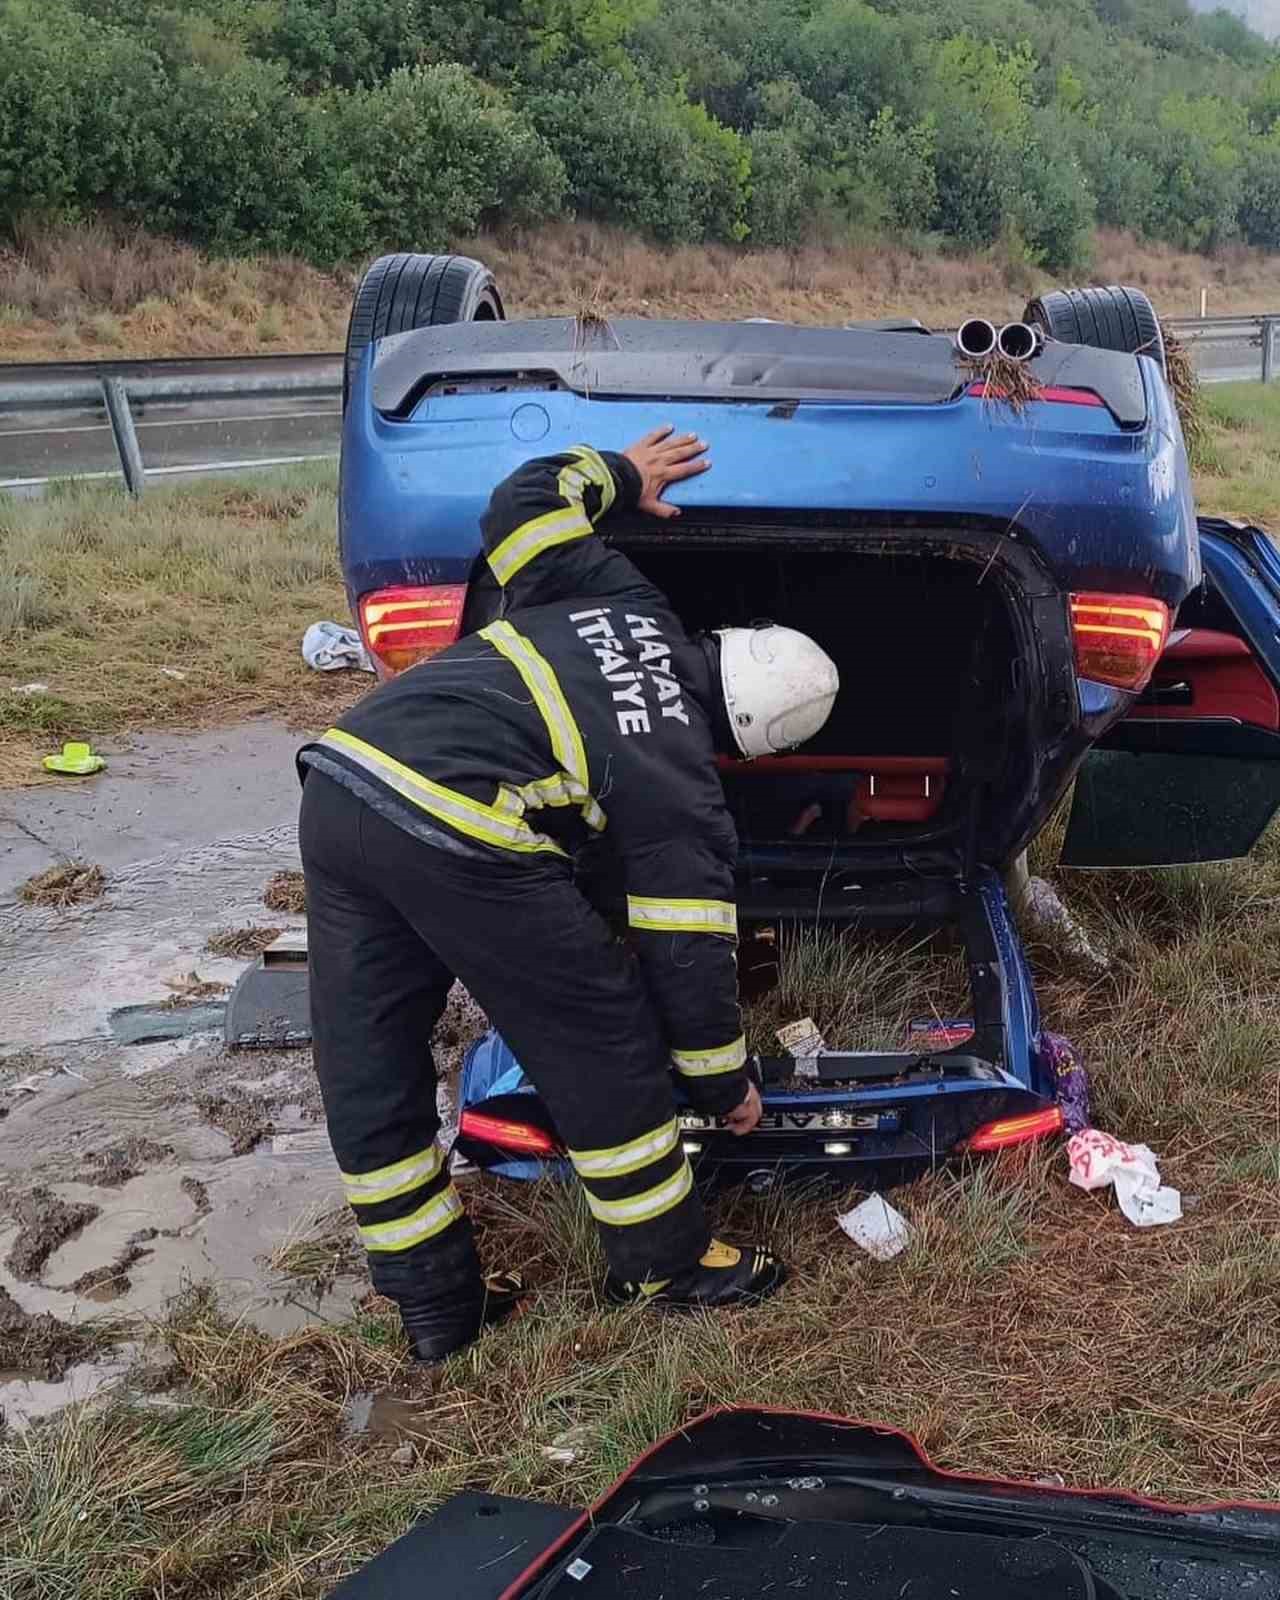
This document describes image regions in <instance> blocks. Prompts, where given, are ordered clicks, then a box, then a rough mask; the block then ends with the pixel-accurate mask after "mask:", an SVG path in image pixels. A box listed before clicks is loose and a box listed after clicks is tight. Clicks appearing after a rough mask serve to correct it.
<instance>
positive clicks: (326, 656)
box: [302, 622, 374, 672]
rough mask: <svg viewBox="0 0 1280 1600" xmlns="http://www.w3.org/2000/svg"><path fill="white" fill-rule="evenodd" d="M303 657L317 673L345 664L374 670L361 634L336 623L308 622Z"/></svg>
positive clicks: (335, 669) (303, 641) (336, 668)
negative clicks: (309, 624) (309, 623)
mask: <svg viewBox="0 0 1280 1600" xmlns="http://www.w3.org/2000/svg"><path fill="white" fill-rule="evenodd" d="M302 659H303V660H304V661H305V662H306V663H307V665H308V666H309V667H313V668H314V669H315V670H316V671H317V672H340V671H341V670H342V669H343V668H344V667H359V669H360V670H361V672H372V671H373V670H374V668H373V662H372V661H370V660H369V652H368V651H367V650H366V649H365V647H364V642H363V640H362V639H361V638H360V635H359V634H358V633H357V632H356V630H355V629H354V628H344V627H343V626H342V624H341V623H338V622H313V623H312V624H311V626H310V627H309V628H308V629H307V631H306V632H305V633H304V634H303V635H302Z"/></svg>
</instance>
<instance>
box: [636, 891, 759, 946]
mask: <svg viewBox="0 0 1280 1600" xmlns="http://www.w3.org/2000/svg"><path fill="white" fill-rule="evenodd" d="M627 921H628V922H629V923H630V924H631V926H632V927H633V928H644V929H647V930H648V931H649V932H650V933H721V934H727V935H728V936H729V937H730V938H734V937H736V935H737V932H738V908H737V906H735V905H734V904H733V903H732V901H730V900H653V899H649V898H647V897H645V896H643V895H635V894H629V895H628V896H627Z"/></svg>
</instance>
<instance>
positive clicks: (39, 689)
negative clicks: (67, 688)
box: [9, 683, 49, 694]
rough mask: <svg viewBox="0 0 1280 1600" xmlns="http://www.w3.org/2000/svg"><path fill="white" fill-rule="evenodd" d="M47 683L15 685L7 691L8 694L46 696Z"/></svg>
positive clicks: (47, 690)
mask: <svg viewBox="0 0 1280 1600" xmlns="http://www.w3.org/2000/svg"><path fill="white" fill-rule="evenodd" d="M48 692H49V685H48V684H47V683H15V684H13V685H12V687H11V688H10V690H9V693H10V694H48Z"/></svg>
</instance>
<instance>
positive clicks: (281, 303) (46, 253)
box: [0, 223, 355, 361]
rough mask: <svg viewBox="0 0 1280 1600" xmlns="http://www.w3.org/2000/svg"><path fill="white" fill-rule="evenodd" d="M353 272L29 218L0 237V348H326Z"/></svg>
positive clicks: (2, 351)
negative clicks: (7, 240) (10, 236)
mask: <svg viewBox="0 0 1280 1600" xmlns="http://www.w3.org/2000/svg"><path fill="white" fill-rule="evenodd" d="M354 281H355V280H354V274H337V275H334V274H329V273H323V272H318V271H316V269H315V268H314V267H309V266H307V265H306V263H305V262H302V261H297V260H294V259H292V258H291V257H287V256H283V257H270V258H249V259H244V260H238V261H236V260H231V261H229V260H224V259H216V258H211V257H207V256H204V255H202V254H201V253H200V252H199V251H197V250H194V249H192V247H191V246H190V245H185V244H180V243H178V242H176V241H175V240H171V239H164V238H159V237H156V236H154V235H150V234H145V233H139V232H135V231H132V230H128V231H125V230H120V229H116V228H112V227H109V226H107V225H105V224H101V223H99V224H91V225H88V226H84V227H76V228H40V229H36V228H30V229H27V230H25V231H23V233H22V234H21V236H20V237H19V239H18V241H17V243H16V245H15V246H14V247H13V248H11V249H0V358H2V359H4V360H8V361H43V360H58V359H65V358H79V359H83V358H86V357H92V356H113V355H121V354H127V355H130V356H151V355H236V354H246V355H256V354H260V353H263V352H264V351H265V352H266V353H268V354H270V353H271V352H272V351H274V350H332V349H335V348H337V347H338V345H340V344H341V342H342V338H343V336H344V335H345V332H346V317H347V312H348V310H349V309H350V301H351V291H352V288H353V287H354Z"/></svg>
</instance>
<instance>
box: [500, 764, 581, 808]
mask: <svg viewBox="0 0 1280 1600" xmlns="http://www.w3.org/2000/svg"><path fill="white" fill-rule="evenodd" d="M516 792H517V794H519V796H520V798H521V800H523V802H524V803H525V805H527V806H532V807H533V808H534V809H535V810H536V809H537V808H538V807H539V806H579V805H581V804H582V802H583V800H584V799H586V800H589V799H590V798H591V797H590V795H584V794H583V791H582V785H581V784H580V783H574V781H573V780H572V778H567V777H565V775H564V773H563V772H553V773H552V774H551V775H550V777H547V778H534V779H532V781H531V782H529V783H522V784H521V785H520V788H519V789H518V790H517V791H516Z"/></svg>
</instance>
